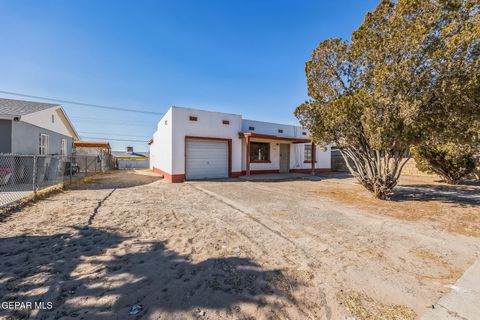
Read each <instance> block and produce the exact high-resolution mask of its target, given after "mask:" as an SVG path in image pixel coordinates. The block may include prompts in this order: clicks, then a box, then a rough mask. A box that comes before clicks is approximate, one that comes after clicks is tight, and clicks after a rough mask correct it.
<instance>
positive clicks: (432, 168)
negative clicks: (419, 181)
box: [412, 143, 475, 184]
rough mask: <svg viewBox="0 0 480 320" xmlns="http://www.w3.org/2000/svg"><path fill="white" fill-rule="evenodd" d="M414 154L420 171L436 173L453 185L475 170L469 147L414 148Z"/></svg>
mask: <svg viewBox="0 0 480 320" xmlns="http://www.w3.org/2000/svg"><path fill="white" fill-rule="evenodd" d="M412 154H413V158H414V159H415V162H416V164H417V168H418V169H419V170H422V171H425V172H430V173H436V174H438V175H439V176H441V177H443V178H444V179H445V180H446V181H447V182H448V183H452V184H455V183H458V181H459V180H460V179H462V178H463V177H465V176H466V175H468V174H470V173H471V172H473V170H474V169H475V161H474V158H473V150H472V148H471V146H469V145H459V144H456V143H446V144H442V145H435V146H427V145H421V146H416V147H412Z"/></svg>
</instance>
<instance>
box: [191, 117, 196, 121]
mask: <svg viewBox="0 0 480 320" xmlns="http://www.w3.org/2000/svg"><path fill="white" fill-rule="evenodd" d="M197 120H198V118H197V117H194V116H190V121H197Z"/></svg>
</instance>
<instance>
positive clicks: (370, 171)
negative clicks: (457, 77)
mask: <svg viewBox="0 0 480 320" xmlns="http://www.w3.org/2000/svg"><path fill="white" fill-rule="evenodd" d="M475 5H478V0H477V1H460V0H459V1H446V0H445V1H440V0H439V1H434V0H398V1H396V2H394V1H389V0H383V1H381V2H380V4H379V5H378V6H377V8H376V9H375V10H374V11H373V12H371V13H368V14H367V15H366V17H365V21H364V22H363V24H362V25H361V26H360V27H359V28H358V29H357V30H356V31H355V32H354V33H353V34H352V40H351V41H350V42H346V41H343V40H340V39H330V40H326V41H324V42H322V43H320V44H319V45H318V47H317V48H315V50H314V52H313V54H312V58H311V60H310V61H308V62H307V63H306V68H305V70H306V75H307V84H308V94H309V96H310V97H311V98H312V99H311V100H309V101H306V102H305V103H303V104H302V105H300V106H299V107H297V109H296V111H295V114H296V116H297V117H298V118H299V119H300V122H301V123H302V125H303V126H305V127H307V128H308V129H309V130H310V131H311V133H312V137H313V139H314V141H315V142H317V143H325V144H329V143H333V144H335V145H336V146H337V147H338V148H339V149H340V151H341V152H342V155H343V156H344V158H345V160H346V163H347V166H348V167H349V169H350V171H351V172H352V174H353V175H354V176H355V177H356V178H357V179H358V181H359V182H360V183H361V184H362V185H363V186H365V187H366V188H367V189H368V190H369V191H371V192H372V193H374V195H375V196H376V197H378V198H381V199H387V198H388V197H389V195H390V194H391V193H392V189H393V188H394V187H395V185H396V184H397V181H398V178H399V176H400V173H401V170H402V168H403V165H404V164H405V162H406V161H407V160H408V155H409V148H410V146H411V145H412V144H418V143H421V139H422V138H423V137H424V135H425V133H424V130H425V128H429V130H430V129H432V128H434V127H435V126H436V125H437V124H436V123H437V122H438V121H435V122H430V126H429V121H428V119H427V118H428V117H432V114H435V116H436V117H437V118H438V119H440V117H443V119H444V120H445V119H446V115H447V114H448V113H447V112H444V111H440V110H438V109H436V106H435V103H436V102H435V101H436V99H437V97H432V96H431V95H429V94H430V93H431V91H432V89H433V88H434V87H435V85H433V83H434V81H432V75H434V76H436V74H435V73H434V72H432V70H433V69H432V65H434V63H440V64H441V62H442V59H443V58H442V57H441V55H446V54H449V52H447V50H445V51H443V52H442V51H438V50H436V49H437V48H439V47H440V46H439V44H438V41H439V39H442V37H444V34H445V32H446V31H447V30H448V28H450V27H451V26H452V23H451V22H450V21H449V20H448V19H449V18H451V17H452V16H454V12H455V11H457V12H458V11H461V10H462V8H466V7H471V6H475ZM470 12H471V13H473V14H476V13H475V11H470ZM447 13H448V14H447ZM447 33H448V32H447ZM474 33H475V32H474ZM451 51H454V50H453V48H452V49H451ZM442 106H443V107H444V108H447V109H448V108H451V107H452V106H447V105H442ZM432 110H433V111H432ZM427 111H430V112H427ZM433 131H434V130H431V131H430V133H429V134H432V132H433Z"/></svg>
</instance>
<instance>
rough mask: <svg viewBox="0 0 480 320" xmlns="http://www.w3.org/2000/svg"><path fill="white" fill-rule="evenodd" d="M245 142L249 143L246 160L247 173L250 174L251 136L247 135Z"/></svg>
mask: <svg viewBox="0 0 480 320" xmlns="http://www.w3.org/2000/svg"><path fill="white" fill-rule="evenodd" d="M245 143H246V144H247V152H246V153H247V161H246V162H245V164H246V165H245V174H246V175H247V176H249V175H250V136H245Z"/></svg>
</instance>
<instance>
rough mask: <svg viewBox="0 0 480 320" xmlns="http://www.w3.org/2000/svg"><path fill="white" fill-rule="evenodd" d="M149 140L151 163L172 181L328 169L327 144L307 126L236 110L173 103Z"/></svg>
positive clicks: (323, 170) (328, 148)
mask: <svg viewBox="0 0 480 320" xmlns="http://www.w3.org/2000/svg"><path fill="white" fill-rule="evenodd" d="M149 144H150V168H152V169H153V170H154V171H155V172H157V173H159V174H162V175H163V176H164V178H165V179H166V180H168V181H171V182H183V181H185V180H195V179H210V178H225V177H238V176H240V175H250V174H255V173H287V172H298V173H311V172H317V173H318V172H329V171H330V147H327V148H325V150H320V148H317V147H316V146H315V144H312V143H311V140H310V138H309V134H308V131H307V130H304V129H302V128H301V127H299V126H292V125H283V124H276V123H269V122H261V121H253V120H245V119H242V116H241V115H236V114H228V113H221V112H210V111H203V110H197V109H188V108H179V107H171V108H170V109H169V110H168V112H167V113H166V114H165V115H164V116H163V118H162V119H161V120H160V122H159V123H158V126H157V131H156V132H155V133H154V135H153V139H152V140H150V141H149Z"/></svg>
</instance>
